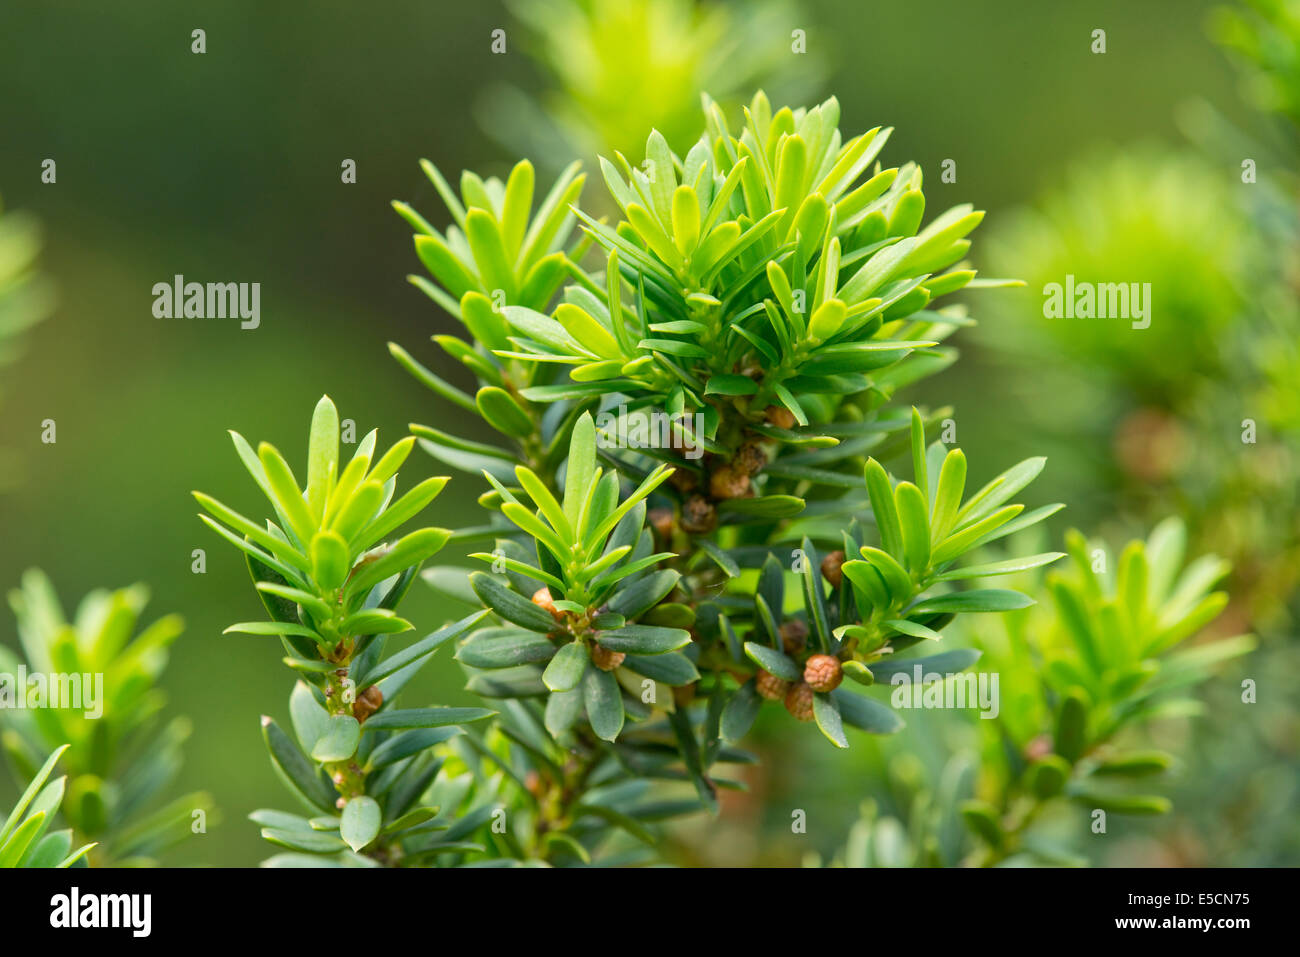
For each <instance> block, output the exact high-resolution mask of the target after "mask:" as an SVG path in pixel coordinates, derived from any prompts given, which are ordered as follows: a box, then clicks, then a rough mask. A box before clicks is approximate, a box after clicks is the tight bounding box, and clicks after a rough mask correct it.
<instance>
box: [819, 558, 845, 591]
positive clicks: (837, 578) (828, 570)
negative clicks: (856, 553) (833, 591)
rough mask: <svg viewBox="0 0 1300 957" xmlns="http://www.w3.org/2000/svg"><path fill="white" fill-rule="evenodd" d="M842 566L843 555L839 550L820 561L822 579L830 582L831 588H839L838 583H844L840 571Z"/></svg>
mask: <svg viewBox="0 0 1300 957" xmlns="http://www.w3.org/2000/svg"><path fill="white" fill-rule="evenodd" d="M843 564H844V553H843V552H842V551H840V550H839V549H836V550H835V551H833V552H831V553H830V554H829V555H827V556H826V557H825V558H823V559H822V577H823V578H825V579H826V580H827V581H828V582H830V585H831V587H832V588H839V587H840V582H842V581H844V572H842V571H841V570H840V567H841V566H842V565H843Z"/></svg>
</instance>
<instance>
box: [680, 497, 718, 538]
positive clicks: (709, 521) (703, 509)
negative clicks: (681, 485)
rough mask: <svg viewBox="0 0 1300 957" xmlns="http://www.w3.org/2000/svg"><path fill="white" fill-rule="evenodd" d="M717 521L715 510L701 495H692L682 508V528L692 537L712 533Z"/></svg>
mask: <svg viewBox="0 0 1300 957" xmlns="http://www.w3.org/2000/svg"><path fill="white" fill-rule="evenodd" d="M717 521H718V515H717V510H716V509H714V507H713V503H712V502H710V501H709V500H708V499H707V498H705V497H704V496H703V495H692V496H691V497H690V498H688V499H687V500H686V504H685V505H683V506H682V528H683V529H684V530H685V531H688V532H690V533H692V534H694V535H700V534H703V533H705V532H711V531H713V527H714V525H716V524H717Z"/></svg>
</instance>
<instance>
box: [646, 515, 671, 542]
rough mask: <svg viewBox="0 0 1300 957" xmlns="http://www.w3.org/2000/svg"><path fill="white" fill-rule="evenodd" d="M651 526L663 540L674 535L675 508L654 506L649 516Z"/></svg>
mask: <svg viewBox="0 0 1300 957" xmlns="http://www.w3.org/2000/svg"><path fill="white" fill-rule="evenodd" d="M648 518H649V520H650V527H651V528H652V529H654V533H655V534H656V535H658V536H659V538H660V539H661V540H663V541H668V540H669V539H671V538H672V537H673V510H672V509H671V508H652V509H650V514H649V516H648Z"/></svg>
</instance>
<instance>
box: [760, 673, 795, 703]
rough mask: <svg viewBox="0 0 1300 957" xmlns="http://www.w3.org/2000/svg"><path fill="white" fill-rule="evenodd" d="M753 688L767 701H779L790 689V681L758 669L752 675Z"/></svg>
mask: <svg viewBox="0 0 1300 957" xmlns="http://www.w3.org/2000/svg"><path fill="white" fill-rule="evenodd" d="M754 689H755V690H756V691H757V692H758V693H759V696H760V697H763V698H766V699H767V700H768V701H780V700H782V699H783V698H785V696H786V692H788V691H789V690H790V682H788V681H786V680H784V679H783V678H778V677H777V676H776V675H774V674H769V673H768V672H766V671H763V670H761V669H760V670H759V672H758V674H757V675H756V676H755V677H754Z"/></svg>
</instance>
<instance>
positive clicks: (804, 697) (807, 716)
mask: <svg viewBox="0 0 1300 957" xmlns="http://www.w3.org/2000/svg"><path fill="white" fill-rule="evenodd" d="M785 710H786V711H789V712H790V713H791V714H792V715H794V716H795V717H796V718H798V719H799V720H800V721H811V720H812V719H813V690H812V688H810V687H809V686H808V683H807V682H805V681H801V682H799V683H798V684H797V685H795V686H794V687H793V688H791V689H790V691H789V692H788V693H787V694H786V696H785Z"/></svg>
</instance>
